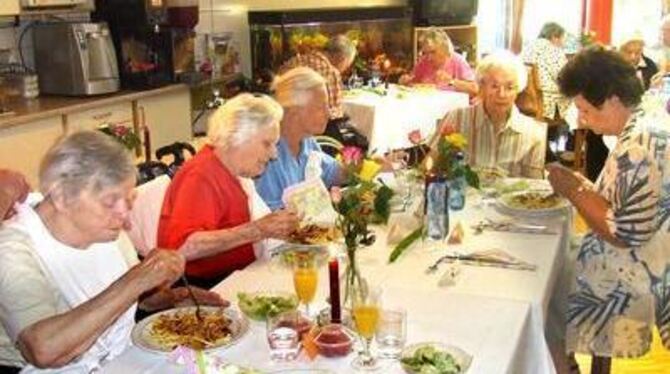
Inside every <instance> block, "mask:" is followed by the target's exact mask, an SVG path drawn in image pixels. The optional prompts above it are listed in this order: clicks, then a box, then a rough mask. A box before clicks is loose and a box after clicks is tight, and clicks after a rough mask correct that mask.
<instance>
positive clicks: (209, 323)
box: [151, 309, 232, 350]
mask: <svg viewBox="0 0 670 374" xmlns="http://www.w3.org/2000/svg"><path fill="white" fill-rule="evenodd" d="M200 315H201V316H202V320H198V317H197V316H196V315H195V309H194V310H189V311H179V312H176V313H166V314H163V315H160V316H158V318H156V320H155V321H154V322H153V323H152V324H151V336H152V338H154V339H155V340H156V342H157V343H158V344H159V345H161V346H162V347H165V348H168V349H174V348H176V347H177V346H179V345H184V346H187V347H190V348H193V349H197V350H201V349H205V348H210V347H214V346H219V345H221V344H224V343H225V342H227V341H229V340H230V338H231V334H232V331H231V329H230V325H231V320H230V319H229V318H228V317H227V316H226V315H225V314H224V313H223V309H220V310H217V311H207V310H201V311H200Z"/></svg>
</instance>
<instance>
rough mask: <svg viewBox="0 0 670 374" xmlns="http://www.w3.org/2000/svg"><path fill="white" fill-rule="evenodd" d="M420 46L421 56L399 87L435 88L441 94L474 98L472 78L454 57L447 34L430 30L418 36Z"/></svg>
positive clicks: (471, 73) (460, 60)
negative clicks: (457, 94) (439, 90)
mask: <svg viewBox="0 0 670 374" xmlns="http://www.w3.org/2000/svg"><path fill="white" fill-rule="evenodd" d="M419 42H420V44H421V56H420V57H419V59H418V61H417V62H416V64H415V65H414V69H413V70H412V73H411V74H409V75H403V76H402V77H400V81H399V83H400V84H405V85H412V84H434V85H435V86H437V88H439V89H442V90H448V91H458V92H465V93H467V94H470V95H476V94H477V84H476V83H475V74H474V72H473V71H472V68H470V65H468V63H467V61H465V59H464V58H463V57H461V55H459V54H458V53H456V51H455V50H454V45H453V43H452V42H451V39H450V38H449V35H447V33H446V32H444V31H442V30H438V29H435V28H431V29H429V30H427V31H425V32H424V33H423V34H422V35H421V37H420V39H419Z"/></svg>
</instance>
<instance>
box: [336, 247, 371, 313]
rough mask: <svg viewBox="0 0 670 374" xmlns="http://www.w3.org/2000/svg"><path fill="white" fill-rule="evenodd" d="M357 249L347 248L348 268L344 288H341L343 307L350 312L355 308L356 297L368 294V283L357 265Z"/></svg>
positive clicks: (343, 280) (345, 271)
mask: <svg viewBox="0 0 670 374" xmlns="http://www.w3.org/2000/svg"><path fill="white" fill-rule="evenodd" d="M356 249H357V248H356V247H354V248H349V247H348V248H347V266H346V268H345V270H344V274H343V276H344V278H343V279H342V282H343V283H344V287H341V289H342V292H344V296H343V297H342V300H343V302H342V306H343V307H344V308H345V309H348V310H350V311H351V310H353V307H354V306H353V303H354V299H355V295H357V294H365V293H367V282H366V281H365V278H363V277H362V276H361V272H360V269H359V268H358V264H357V263H356Z"/></svg>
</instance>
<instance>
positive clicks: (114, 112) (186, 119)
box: [0, 0, 192, 189]
mask: <svg viewBox="0 0 670 374" xmlns="http://www.w3.org/2000/svg"><path fill="white" fill-rule="evenodd" d="M2 1H4V0H0V2H2ZM77 105H78V106H77V107H70V108H65V109H63V111H62V113H59V112H54V114H53V115H50V116H48V117H46V118H41V119H36V120H34V121H32V122H27V123H21V124H17V125H14V126H11V127H3V126H2V121H0V168H3V169H12V170H16V171H19V172H21V173H23V174H24V175H25V176H26V177H27V179H28V181H29V182H30V184H31V186H33V188H35V189H36V188H37V183H38V171H39V164H40V161H41V160H42V157H43V156H44V154H45V153H46V151H47V150H48V149H49V147H51V145H52V144H53V143H54V142H55V141H56V139H58V138H59V137H60V136H61V135H63V134H69V133H72V132H75V131H78V130H95V129H97V128H98V127H99V126H100V125H101V124H104V123H115V124H124V125H126V126H128V127H130V128H133V129H136V130H139V128H140V126H141V123H140V122H139V121H140V116H139V115H137V113H138V112H139V111H140V110H139V109H142V110H143V111H144V113H145V115H146V123H147V125H148V126H149V129H150V130H151V144H152V148H153V149H152V151H155V149H156V148H158V147H161V146H164V145H168V144H172V143H174V142H176V141H189V140H191V138H192V136H191V98H190V92H189V89H188V87H186V86H174V87H168V88H166V89H158V90H156V91H155V92H153V93H152V92H147V93H133V94H130V95H128V96H119V97H118V100H114V101H113V102H109V101H108V102H107V103H103V104H101V105H97V104H96V103H93V105H91V104H90V103H88V104H85V106H84V107H82V109H81V110H77V108H78V107H81V105H82V104H77ZM142 149H143V148H142ZM139 151H140V149H138V153H137V155H138V156H139V157H138V158H137V159H136V161H137V162H141V161H143V160H144V157H145V155H143V154H140V153H139Z"/></svg>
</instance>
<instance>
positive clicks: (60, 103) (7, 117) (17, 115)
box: [0, 84, 188, 129]
mask: <svg viewBox="0 0 670 374" xmlns="http://www.w3.org/2000/svg"><path fill="white" fill-rule="evenodd" d="M179 90H188V86H186V85H184V84H172V85H169V86H165V87H160V88H156V89H152V90H145V91H119V92H115V93H113V94H108V95H99V96H90V97H82V96H78V97H77V96H52V95H43V96H40V97H38V98H36V99H23V98H19V97H16V98H10V99H8V102H7V109H9V111H10V112H7V113H2V114H0V129H5V128H10V127H14V126H18V125H22V124H25V123H29V122H33V121H37V120H40V119H43V118H47V117H52V116H57V115H66V114H70V113H74V112H79V111H83V110H88V109H93V108H97V107H102V106H106V105H111V104H115V103H118V102H124V101H134V100H138V99H142V98H146V97H151V96H157V95H162V94H166V93H170V92H175V91H179Z"/></svg>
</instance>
